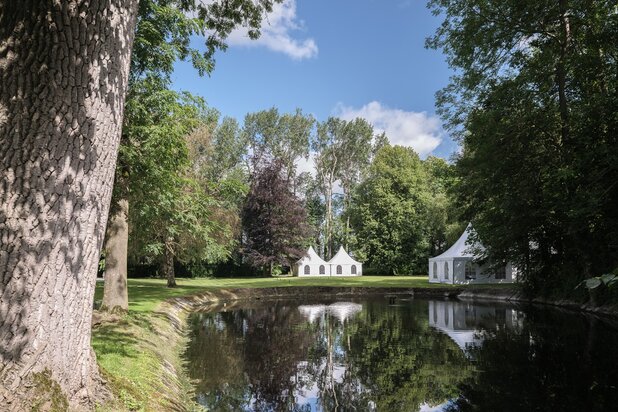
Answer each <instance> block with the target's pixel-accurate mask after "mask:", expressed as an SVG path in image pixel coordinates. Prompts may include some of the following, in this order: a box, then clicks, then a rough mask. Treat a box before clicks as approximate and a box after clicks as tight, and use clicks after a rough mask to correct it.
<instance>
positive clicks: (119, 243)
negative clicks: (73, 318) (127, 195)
mask: <svg viewBox="0 0 618 412" xmlns="http://www.w3.org/2000/svg"><path fill="white" fill-rule="evenodd" d="M113 210H114V213H112V214H111V215H110V222H109V225H108V227H107V231H106V233H105V287H104V290H103V304H102V309H103V310H107V311H110V312H116V311H118V310H120V311H127V310H128V309H129V293H128V290H127V249H128V243H129V224H128V215H129V202H128V201H127V200H126V199H120V200H119V201H118V202H117V205H116V207H114V208H113Z"/></svg>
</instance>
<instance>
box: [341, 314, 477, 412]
mask: <svg viewBox="0 0 618 412" xmlns="http://www.w3.org/2000/svg"><path fill="white" fill-rule="evenodd" d="M426 307H427V306H426V303H425V302H423V303H421V304H417V303H416V302H415V303H414V304H412V305H404V306H401V307H398V308H396V309H397V310H388V308H386V307H384V305H381V304H377V305H376V304H371V303H370V304H368V305H367V309H366V310H365V311H364V312H363V313H362V314H361V315H360V316H359V317H358V318H357V319H355V322H354V324H352V325H350V327H349V328H348V329H347V330H346V334H347V335H348V336H349V339H350V341H351V348H352V349H351V350H350V352H349V354H348V357H349V365H350V375H351V376H356V378H357V379H358V380H359V381H360V382H361V383H362V386H363V392H362V393H361V394H360V396H362V397H365V398H366V399H367V400H368V399H371V400H372V402H374V403H375V406H376V409H377V410H378V411H382V410H418V409H419V408H420V405H422V404H429V405H437V404H440V403H442V402H444V401H445V400H447V399H449V398H452V397H454V396H456V395H457V394H458V392H457V389H456V388H457V384H458V383H459V381H460V380H461V379H462V378H463V377H465V376H466V374H468V373H469V368H468V367H467V364H468V362H467V360H466V358H465V356H464V355H463V353H462V352H461V350H460V349H459V348H458V347H457V346H456V345H455V344H454V343H453V342H452V341H451V340H450V339H449V338H448V337H447V336H445V335H442V334H437V333H435V332H434V331H433V330H432V329H431V328H429V326H428V322H427V316H426V315H425V316H421V315H420V313H421V311H425V313H426ZM365 404H366V403H365Z"/></svg>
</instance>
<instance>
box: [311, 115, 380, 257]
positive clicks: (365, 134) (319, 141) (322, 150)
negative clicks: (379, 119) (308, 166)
mask: <svg viewBox="0 0 618 412" xmlns="http://www.w3.org/2000/svg"><path fill="white" fill-rule="evenodd" d="M372 137H373V128H372V126H371V125H370V124H368V123H367V122H366V121H365V120H364V119H360V118H357V119H355V120H353V121H346V120H343V119H339V118H336V117H330V118H328V119H327V120H326V121H325V122H323V123H319V124H318V126H317V133H316V135H315V137H314V139H313V141H312V143H311V149H312V151H313V152H314V160H315V168H316V178H317V180H318V182H319V185H320V188H321V191H322V195H323V197H324V200H325V203H326V222H325V223H326V224H325V231H324V234H325V245H326V253H327V255H328V256H332V252H333V249H334V248H333V227H334V209H333V196H334V190H335V185H336V183H338V182H339V183H340V184H341V187H342V189H343V191H344V199H345V202H346V203H345V206H346V207H347V206H349V203H348V202H347V200H348V199H349V193H350V192H351V190H352V189H353V187H354V186H355V185H356V184H357V183H358V181H359V180H360V178H361V175H362V172H363V171H364V170H366V168H367V167H368V165H369V160H370V156H371V149H372V145H371V140H372ZM345 227H346V233H345V236H344V239H345V241H346V242H347V228H348V227H349V225H348V222H346V225H345Z"/></svg>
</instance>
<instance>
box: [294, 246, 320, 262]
mask: <svg viewBox="0 0 618 412" xmlns="http://www.w3.org/2000/svg"><path fill="white" fill-rule="evenodd" d="M296 263H311V264H314V265H326V262H325V261H324V259H322V258H321V257H320V256H319V255H318V254H317V253H316V251H315V249H313V246H309V249H307V253H306V254H305V256H303V257H301V258H300V259H298V261H296Z"/></svg>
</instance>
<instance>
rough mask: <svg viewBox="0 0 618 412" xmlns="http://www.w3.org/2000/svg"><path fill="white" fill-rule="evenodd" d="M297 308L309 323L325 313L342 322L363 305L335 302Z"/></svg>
mask: <svg viewBox="0 0 618 412" xmlns="http://www.w3.org/2000/svg"><path fill="white" fill-rule="evenodd" d="M298 310H299V311H300V313H301V314H302V315H303V316H304V317H305V318H307V320H308V321H309V322H311V323H313V322H315V320H316V319H318V318H320V317H322V315H323V314H325V313H327V314H330V315H331V316H334V317H335V318H337V319H339V321H340V322H342V323H343V322H345V320H346V319H349V318H352V317H354V315H356V314H357V313H358V312H360V311H361V310H363V305H361V304H359V303H354V302H336V303H333V304H331V305H301V306H299V307H298Z"/></svg>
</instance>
